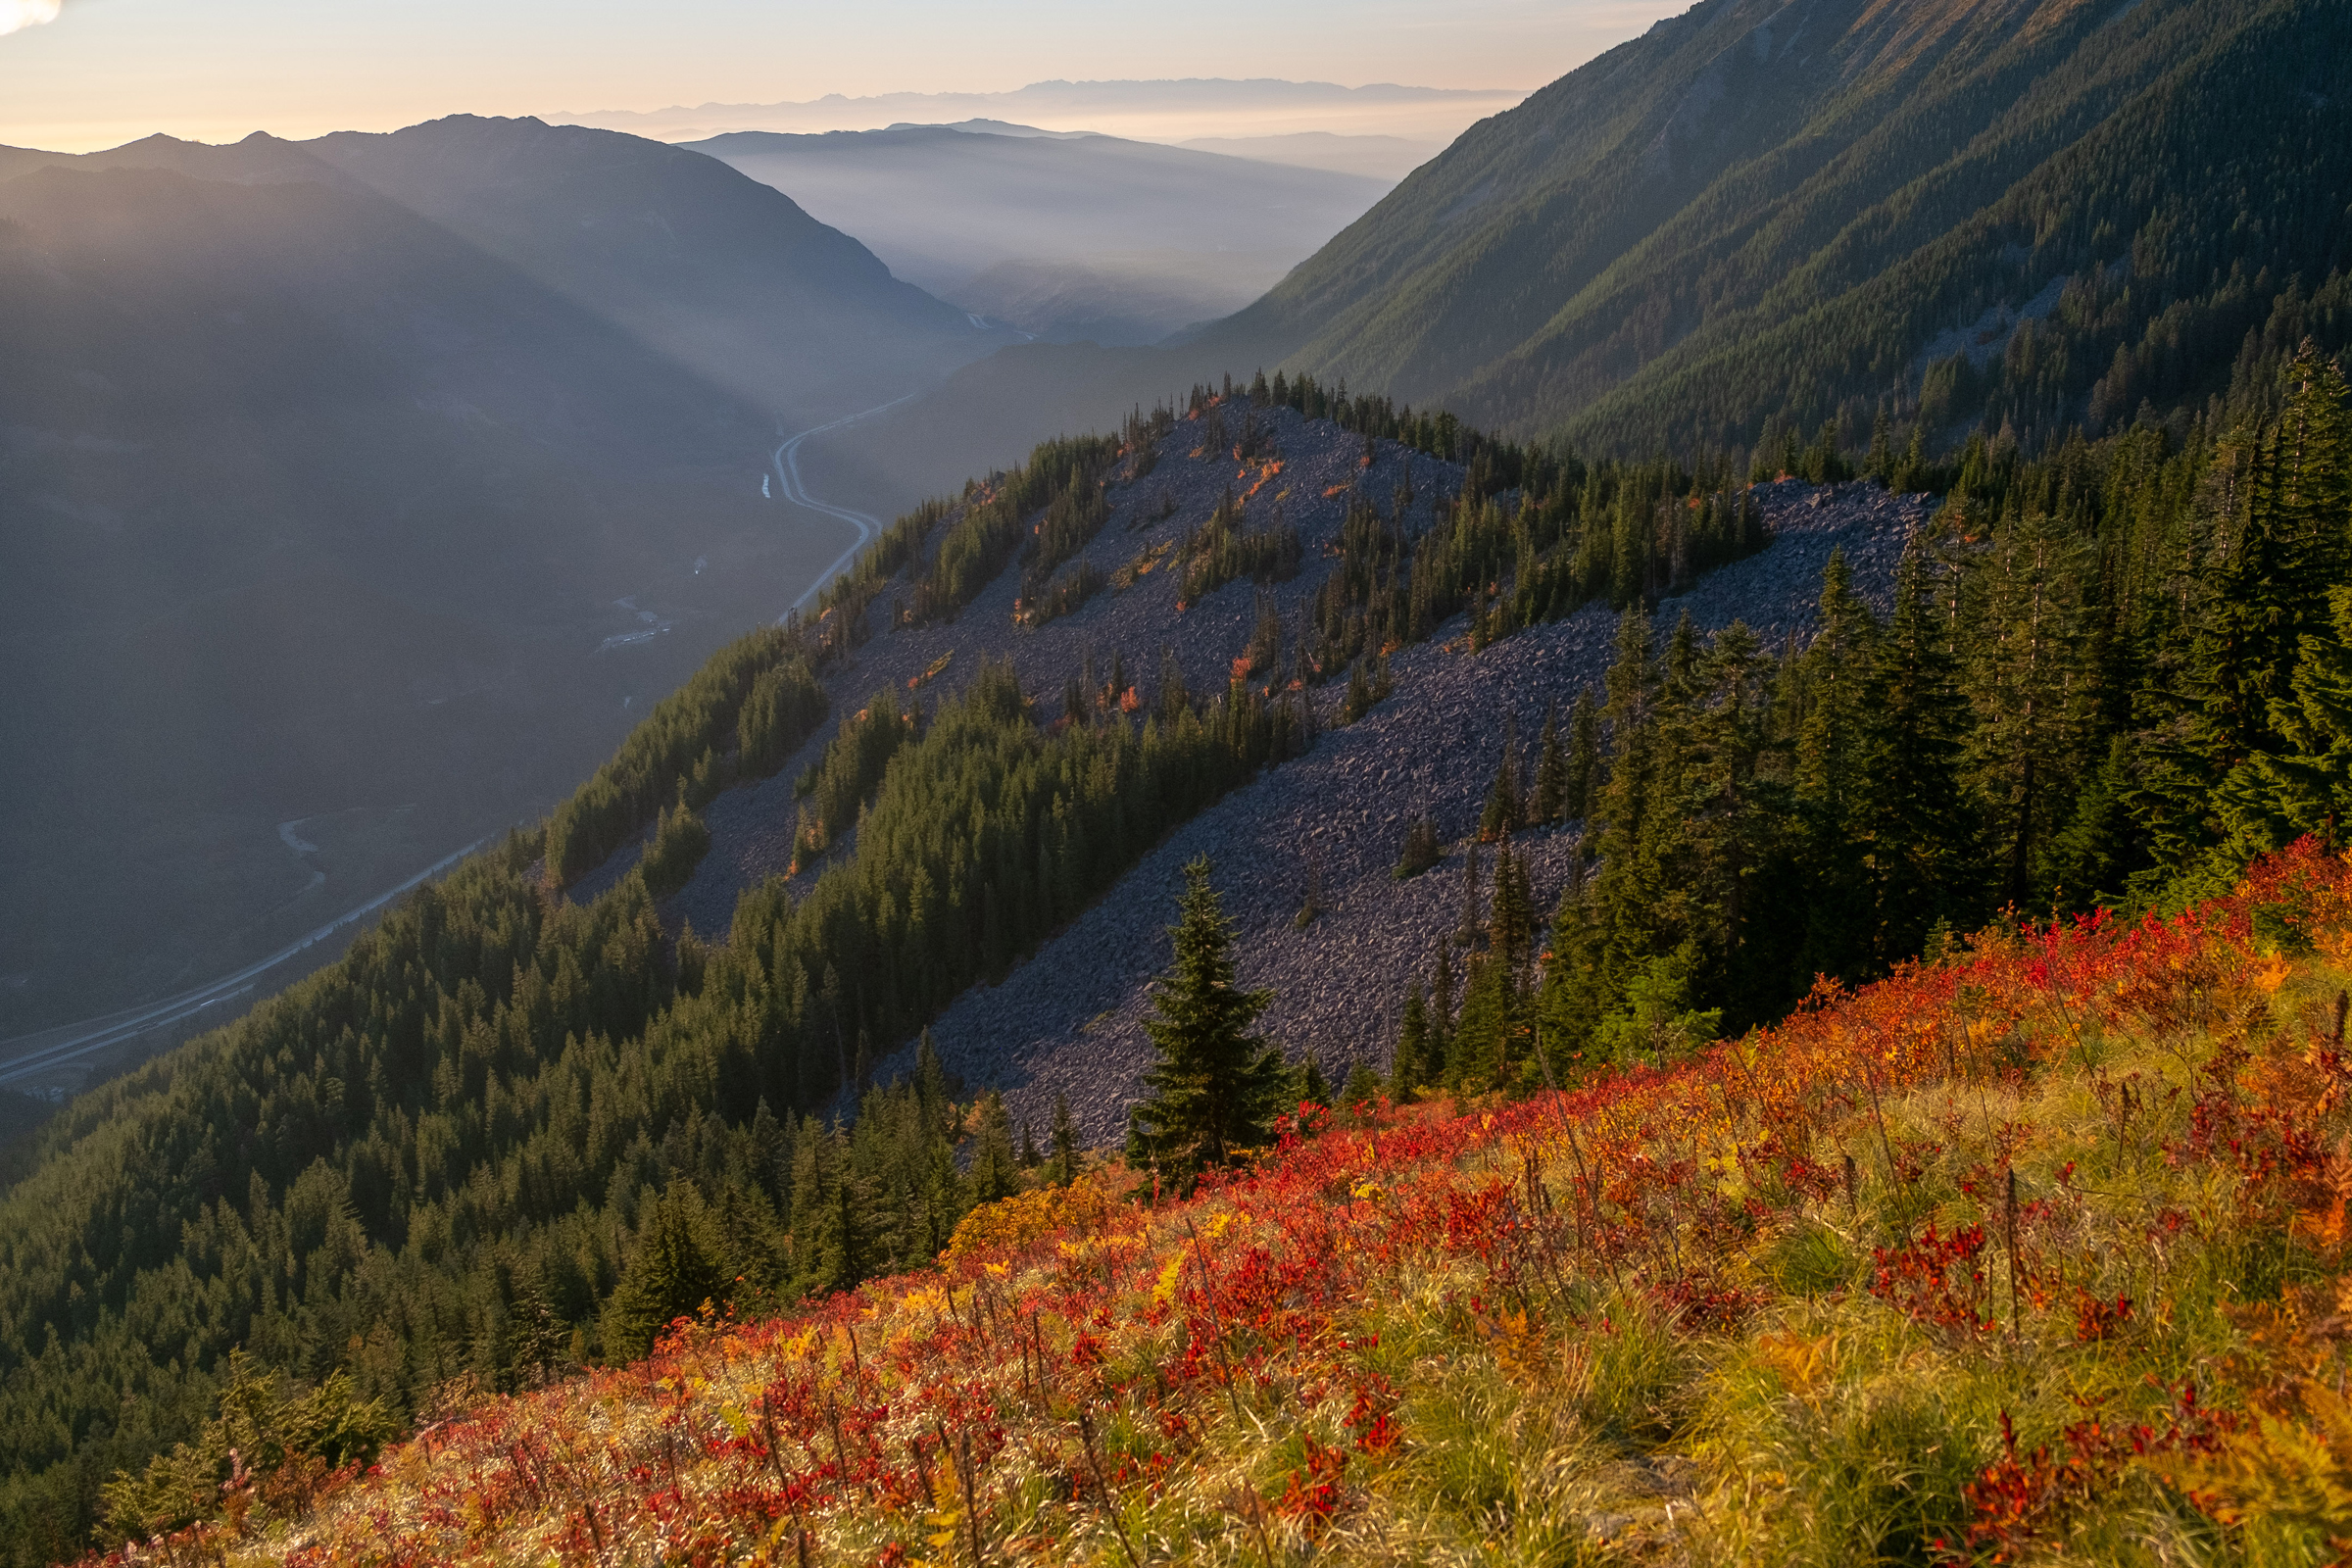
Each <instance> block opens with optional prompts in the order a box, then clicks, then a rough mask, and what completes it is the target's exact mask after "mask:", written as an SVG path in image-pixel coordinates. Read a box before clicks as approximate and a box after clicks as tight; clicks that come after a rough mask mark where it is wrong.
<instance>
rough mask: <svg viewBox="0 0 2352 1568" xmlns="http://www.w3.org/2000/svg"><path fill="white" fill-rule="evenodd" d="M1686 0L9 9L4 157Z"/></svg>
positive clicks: (1589, 48) (170, 1)
mask: <svg viewBox="0 0 2352 1568" xmlns="http://www.w3.org/2000/svg"><path fill="white" fill-rule="evenodd" d="M1688 5H1689V0H1548V3H1544V0H1283V3H1281V4H1276V5H1268V4H1265V3H1263V0H1189V3H1187V4H1184V5H1181V6H1176V7H1172V8H1171V7H1168V6H1148V5H1136V4H1132V3H1127V4H1107V3H1103V0H1085V3H1081V0H1001V3H997V4H975V3H972V0H832V3H827V4H813V3H803V0H63V5H62V7H61V5H60V4H59V0H0V143H5V144H8V145H13V146H20V147H46V148H52V149H56V150H59V151H73V152H79V151H86V150H88V149H91V148H95V147H107V146H113V145H116V144H117V143H120V142H123V141H127V140H130V139H131V138H133V137H136V136H142V135H145V134H147V133H149V132H151V131H157V130H162V131H169V132H171V133H172V134H173V135H177V136H184V137H188V138H191V139H194V140H200V141H228V140H233V139H235V138H236V137H239V136H242V135H244V134H245V133H246V132H247V131H251V130H269V131H272V132H275V133H277V134H279V135H285V136H307V135H317V134H319V133H320V132H323V131H328V130H338V129H359V130H388V129H392V128H394V127H396V126H399V125H404V124H409V123H414V122H416V121H419V120H426V119H430V118H432V117H434V116H436V115H444V114H451V113H456V112H460V111H469V112H473V113H479V114H511V115H520V114H542V115H546V114H554V113H556V112H558V111H562V110H572V111H578V112H586V111H590V110H598V109H658V108H662V107H665V106H667V105H671V104H698V103H704V102H711V101H717V102H735V103H761V102H773V101H776V100H780V99H809V98H816V97H820V96H822V95H823V94H825V93H829V92H839V93H846V94H850V95H853V96H857V95H863V94H870V93H880V92H894V91H921V92H940V91H975V92H978V91H999V90H1005V89H1010V88H1014V87H1018V86H1021V85H1023V84H1024V83H1027V82H1032V81H1038V80H1043V79H1047V78H1052V77H1067V78H1070V79H1087V78H1093V79H1104V78H1119V77H1166V76H1281V77H1288V78H1290V79H1293V80H1314V81H1337V82H1341V83H1345V84H1347V85H1350V86H1353V85H1356V84H1359V83H1362V82H1368V81H1393V82H1405V83H1410V84H1413V85H1417V86H1430V87H1519V88H1533V87H1538V86H1541V85H1543V84H1544V82H1546V81H1549V80H1551V79H1552V78H1553V77H1555V76H1558V75H1561V74H1563V73H1566V72H1568V71H1569V70H1571V69H1573V68H1574V67H1576V66H1577V65H1579V64H1581V63H1583V62H1584V61H1586V60H1588V59H1590V58H1592V57H1593V55H1595V54H1597V53H1599V52H1600V51H1601V50H1603V49H1606V48H1607V47H1609V46H1610V45H1611V44H1614V43H1617V42H1619V41H1621V40H1623V39H1625V38H1629V37H1632V36H1634V35H1635V34H1637V33H1639V32H1641V31H1642V29H1644V28H1645V27H1647V26H1648V25H1650V24H1651V23H1653V22H1655V21H1656V20H1657V19H1658V18H1660V17H1663V16H1670V15H1673V14H1675V13H1677V12H1680V11H1683V10H1685V9H1688Z"/></svg>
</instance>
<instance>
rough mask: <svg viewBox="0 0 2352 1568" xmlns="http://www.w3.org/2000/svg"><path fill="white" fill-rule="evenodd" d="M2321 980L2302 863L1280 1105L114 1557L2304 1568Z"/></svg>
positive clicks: (2350, 904)
mask: <svg viewBox="0 0 2352 1568" xmlns="http://www.w3.org/2000/svg"><path fill="white" fill-rule="evenodd" d="M2348 978H2352V857H2347V856H2345V855H2343V854H2340V853H2329V852H2327V851H2323V850H2322V849H2321V848H2319V847H2317V846H2316V845H2314V844H2313V843H2312V842H2311V841H2308V840H2306V841H2304V842H2303V843H2301V844H2299V845H2297V846H2296V847H2295V848H2294V849H2292V850H2290V851H2288V852H2286V853H2284V854H2282V855H2279V856H2277V857H2274V858H2271V859H2269V860H2266V861H2264V862H2262V863H2260V864H2258V865H2257V866H2256V867H2255V868H2254V869H2253V870H2252V871H2251V872H2250V873H2249V874H2248V875H2247V877H2246V878H2245V879H2244V880H2243V881H2242V882H2241V883H2240V884H2239V885H2238V886H2237V887H2236V888H2235V889H2234V890H2233V891H2232V892H2230V893H2229V894H2228V895H2227V896H2224V897H2221V898H2217V899H2214V900H2212V901H2210V902H2207V903H2205V904H2202V905H2200V906H2197V907H2193V908H2191V909H2189V910H2187V911H2186V912H2184V913H2181V914H2180V915H2178V916H2175V917H2172V918H2162V917H2158V916H2150V917H2148V918H2146V919H2145V920H2143V921H2141V922H2139V923H2137V924H2128V925H2120V924H2118V923H2115V922H2113V921H2111V920H2109V919H2107V918H2104V917H2093V918H2087V919H2082V920H2076V921H2067V922H2059V923H2054V924H2043V923H2035V922H2025V923H2022V924H2017V925H2005V926H2001V927H1996V928H1994V929H1991V930H1989V931H1987V932H1985V933H1984V934H1981V935H1980V936H1978V937H1976V938H1975V939H1973V940H1971V941H1969V942H1967V943H1965V944H1959V945H1957V946H1956V947H1955V948H1954V950H1953V951H1952V952H1950V953H1948V954H1946V955H1944V956H1940V957H1939V958H1937V959H1936V960H1935V961H1931V962H1929V963H1926V964H1923V965H1917V966H1912V967H1908V968H1905V969H1903V970H1902V971H1900V972H1898V973H1897V974H1896V975H1895V976H1893V977H1892V978H1890V979H1888V980H1886V981H1884V982H1881V983H1879V984H1876V985H1873V986H1870V987H1867V988H1865V989H1863V990H1860V991H1858V992H1852V993H1844V992H1838V991H1836V990H1833V989H1830V988H1827V987H1825V988H1824V989H1823V990H1822V991H1821V992H1820V993H1818V994H1817V995H1816V997H1815V998H1814V999H1813V1000H1812V1002H1811V1004H1810V1005H1808V1006H1806V1007H1805V1008H1804V1009H1802V1010H1800V1011H1799V1012H1798V1013H1797V1014H1795V1015H1793V1016H1792V1017H1790V1018H1789V1020H1788V1021H1787V1022H1785V1023H1784V1024H1783V1025H1781V1026H1780V1027H1778V1028H1776V1029H1772V1030H1760V1031H1757V1032H1754V1033H1752V1034H1750V1035H1749V1036H1747V1037H1746V1038H1744V1039H1742V1040H1740V1041H1737V1042H1732V1043H1727V1044H1723V1045H1719V1046H1716V1047H1712V1048H1709V1049H1707V1050H1706V1051H1704V1052H1702V1053H1699V1054H1693V1055H1691V1056H1689V1057H1688V1058H1687V1059H1684V1060H1681V1061H1679V1062H1674V1063H1670V1064H1664V1065H1656V1066H1650V1065H1643V1066H1636V1067H1634V1068H1631V1069H1629V1070H1615V1071H1609V1072H1605V1073H1601V1074H1598V1075H1595V1076H1593V1077H1592V1078H1590V1079H1589V1080H1587V1081H1585V1082H1582V1083H1579V1084H1576V1085H1574V1086H1570V1087H1564V1088H1563V1089H1561V1090H1560V1091H1558V1092H1552V1093H1545V1094H1543V1095H1539V1096H1536V1097H1534V1098H1532V1099H1528V1100H1524V1101H1521V1102H1518V1103H1470V1104H1459V1103H1450V1102H1440V1103H1421V1104H1413V1105H1406V1106H1391V1105H1388V1104H1385V1103H1381V1104H1366V1105H1363V1106H1360V1107H1357V1108H1355V1109H1354V1110H1352V1111H1349V1112H1347V1113H1343V1114H1342V1115H1341V1116H1339V1117H1338V1118H1337V1119H1334V1118H1333V1117H1332V1116H1331V1115H1329V1114H1328V1113H1325V1112H1321V1111H1308V1112H1305V1113H1303V1115H1304V1121H1303V1124H1301V1122H1300V1121H1299V1120H1298V1119H1293V1120H1290V1121H1287V1122H1286V1123H1285V1130H1284V1133H1283V1136H1282V1138H1281V1142H1280V1144H1279V1147H1276V1148H1273V1149H1270V1150H1267V1151H1265V1152H1262V1154H1261V1155H1260V1156H1259V1157H1258V1158H1257V1159H1256V1160H1255V1161H1254V1162H1253V1163H1251V1164H1250V1165H1249V1166H1248V1167H1247V1168H1245V1169H1242V1170H1240V1171H1238V1172H1236V1173H1234V1174H1232V1175H1231V1176H1230V1177H1229V1178H1227V1179H1222V1180H1218V1179H1211V1180H1208V1181H1205V1182H1203V1183H1202V1184H1201V1187H1200V1188H1199V1190H1197V1191H1196V1192H1194V1193H1193V1194H1192V1195H1191V1196H1190V1197H1189V1198H1185V1199H1182V1200H1179V1199H1178V1198H1177V1197H1176V1196H1175V1195H1174V1194H1173V1193H1169V1192H1161V1193H1159V1194H1158V1195H1157V1196H1156V1198H1155V1195H1154V1191H1153V1183H1152V1178H1151V1177H1150V1175H1149V1173H1144V1174H1142V1175H1139V1174H1138V1173H1135V1172H1130V1171H1125V1170H1123V1169H1120V1168H1116V1167H1110V1168H1102V1169H1098V1170H1096V1171H1094V1172H1092V1173H1090V1174H1088V1175H1086V1176H1084V1177H1081V1178H1080V1179H1079V1180H1078V1181H1077V1182H1076V1183H1074V1184H1071V1185H1068V1186H1062V1187H1055V1186H1040V1187H1037V1188H1035V1189H1033V1190H1031V1191H1028V1192H1025V1193H1023V1194H1021V1195H1018V1196H1016V1197H1014V1198H1011V1199H1008V1200H1005V1201H1002V1202H1000V1203H998V1204H995V1205H992V1206H990V1207H987V1208H983V1209H980V1210H976V1211H975V1212H974V1213H973V1214H972V1215H971V1216H969V1217H968V1218H967V1219H966V1220H965V1222H964V1223H963V1225H962V1226H961V1228H960V1229H959V1230H958V1232H957V1233H956V1237H955V1239H954V1242H953V1243H952V1245H951V1246H950V1247H949V1248H948V1249H947V1250H946V1251H945V1252H944V1253H943V1254H942V1256H941V1258H940V1260H939V1263H938V1265H937V1266H936V1268H933V1269H929V1270H923V1271H918V1272H916V1273H913V1274H907V1275H902V1276H898V1277H894V1278H889V1279H883V1280H876V1281H871V1282H868V1283H867V1284H865V1285H864V1286H862V1287H860V1288H859V1289H858V1290H856V1291H852V1292H847V1293H842V1294H839V1295H836V1296H833V1297H831V1298H829V1299H823V1300H821V1301H819V1302H816V1303H814V1304H812V1305H809V1306H808V1307H807V1308H805V1309H803V1310H800V1311H797V1312H794V1313H791V1314H788V1315H784V1316H779V1317H776V1318H773V1319H768V1320H763V1321H738V1320H734V1319H732V1318H729V1317H726V1316H722V1315H717V1314H711V1313H706V1314H705V1315H704V1316H702V1317H701V1318H700V1319H681V1320H679V1321H678V1322H677V1323H676V1324H675V1325H673V1328H672V1331H671V1332H670V1334H669V1335H668V1336H667V1337H666V1338H664V1339H663V1341H662V1343H661V1344H660V1345H659V1347H658V1348H657V1349H656V1351H655V1353H654V1354H653V1355H652V1356H651V1357H650V1358H648V1359H646V1360H644V1361H641V1362H638V1363H636V1364H634V1365H629V1366H620V1367H613V1368H608V1369H600V1370H593V1371H590V1372H588V1373H586V1374H585V1375H583V1376H580V1377H577V1378H575V1379H573V1380H571V1381H568V1382H564V1383H561V1384H559V1385H556V1386H553V1387H549V1388H547V1389H544V1390H542V1391H539V1392H536V1393H531V1394H525V1395H519V1396H515V1397H494V1398H482V1397H467V1396H466V1390H465V1389H464V1387H463V1386H462V1385H461V1386H458V1387H455V1388H452V1389H451V1390H449V1391H446V1394H447V1397H446V1399H445V1401H444V1408H443V1409H442V1411H441V1412H440V1418H439V1419H437V1420H434V1421H433V1422H432V1423H431V1424H429V1425H428V1426H426V1427H424V1428H423V1429H422V1430H420V1431H418V1432H417V1434H416V1435H415V1436H413V1437H411V1438H410V1439H408V1440H407V1441H405V1442H403V1443H399V1444H397V1445H394V1446H386V1447H384V1448H383V1449H382V1450H381V1453H380V1456H379V1457H378V1458H377V1459H376V1461H375V1462H374V1463H373V1464H371V1465H368V1466H366V1467H365V1468H364V1469H363V1468H362V1466H361V1464H360V1463H358V1462H357V1461H354V1462H352V1463H349V1464H347V1465H345V1466H344V1467H343V1468H341V1469H339V1470H336V1469H331V1468H330V1467H329V1466H328V1465H327V1463H326V1462H325V1461H324V1460H322V1459H320V1458H319V1457H317V1453H318V1452H319V1451H323V1447H324V1446H322V1445H320V1444H319V1443H318V1442H316V1431H315V1428H314V1429H305V1430H309V1431H311V1433H312V1437H311V1439H310V1440H306V1441H309V1445H310V1446H309V1448H308V1449H307V1450H306V1449H305V1447H304V1442H303V1441H297V1440H296V1439H295V1438H293V1437H290V1436H289V1434H291V1433H293V1432H294V1426H290V1425H286V1424H285V1423H284V1422H283V1420H282V1413H283V1412H284V1411H287V1410H297V1411H299V1410H305V1409H307V1410H310V1411H312V1412H313V1413H314V1415H315V1414H316V1412H317V1410H318V1408H319V1397H318V1396H317V1395H314V1396H312V1397H310V1398H309V1400H308V1401H307V1402H298V1403H289V1404H285V1405H282V1406H279V1407H278V1417H279V1418H281V1419H280V1426H279V1427H278V1428H277V1429H275V1430H274V1433H273V1432H272V1430H270V1429H269V1428H270V1419H271V1417H270V1415H269V1413H268V1412H266V1411H264V1418H263V1419H262V1420H261V1424H260V1426H258V1427H257V1426H256V1425H255V1423H254V1419H253V1417H252V1412H254V1411H263V1404H264V1402H266V1401H264V1402H253V1403H251V1404H250V1405H249V1409H248V1417H247V1420H246V1425H245V1427H244V1428H242V1429H239V1430H242V1431H243V1432H244V1433H245V1434H246V1441H247V1443H248V1444H249V1445H250V1446H249V1448H248V1450H246V1453H242V1454H240V1455H238V1456H234V1457H232V1458H230V1459H229V1462H228V1469H227V1472H226V1473H227V1481H226V1483H225V1484H224V1485H221V1489H220V1490H221V1495H222V1499H223V1500H222V1505H221V1509H220V1512H219V1517H217V1518H215V1519H213V1520H211V1521H209V1522H206V1523H202V1524H198V1525H195V1526H192V1527H187V1528H183V1529H180V1530H177V1531H176V1532H172V1533H159V1534H156V1535H153V1536H151V1537H149V1538H147V1539H146V1540H145V1541H143V1542H140V1543H137V1544H132V1545H129V1546H126V1547H124V1548H122V1550H123V1558H124V1559H127V1560H141V1561H165V1562H173V1563H198V1562H206V1563H232V1564H241V1563H259V1562H279V1561H283V1562H289V1563H298V1564H313V1565H324V1564H330V1563H335V1564H340V1563H395V1562H398V1563H425V1562H435V1563H446V1562H479V1563H521V1562H531V1563H547V1562H559V1563H583V1564H584V1563H606V1562H612V1563H619V1562H632V1563H638V1562H642V1563H653V1562H662V1563H697V1564H701V1563H722V1562H763V1563H764V1562H781V1563H793V1564H799V1563H882V1564H902V1563H905V1564H911V1563H916V1562H928V1563H939V1564H951V1563H967V1562H968V1563H1015V1562H1039V1563H1047V1562H1055V1563H1059V1562H1084V1563H1102V1564H1120V1565H1124V1568H1140V1565H1141V1564H1143V1563H1146V1562H1169V1561H1175V1562H1200V1563H1250V1564H1257V1563H1273V1562H1288V1561H1307V1560H1338V1561H1349V1562H1399V1563H1401V1562H1423V1563H1426V1562H1443V1563H1488V1562H1495V1563H1501V1562H1536V1561H1543V1562H1601V1561H1621V1560H1622V1561H1632V1562H1661V1563H1664V1562H1758V1563H1765V1562H1793V1561H1805V1562H1814V1563H1839V1562H1852V1563H1861V1562H1887V1561H1910V1562H2052V1563H2056V1562H2092V1561H2096V1562H2214V1563H2237V1562H2245V1563H2266V1564H2267V1563H2304V1562H2309V1563H2320V1562H2327V1561H2333V1560H2336V1559H2337V1558H2338V1557H2339V1555H2340V1554H2341V1553H2342V1552H2343V1551H2344V1549H2345V1548H2346V1546H2347V1545H2348V1544H2352V1404H2348V1403H2347V1402H2346V1400H2345V1398H2344V1397H2343V1395H2342V1394H2341V1393H2340V1387H2341V1375H2342V1367H2343V1354H2342V1346H2343V1341H2344V1340H2345V1338H2346V1337H2347V1336H2348V1335H2352V1319H2348V1318H2347V1316H2346V1307H2347V1304H2348V1303H2352V1259H2347V1257H2346V1256H2345V1247H2346V1230H2345V1204H2346V1200H2347V1198H2348V1197H2352V1104H2347V1101H2346V1094H2347V1090H2348V1089H2352V1059H2348V1058H2347V1057H2346V1055H2345V1053H2344V1049H2343V1026H2344V1010H2345V1004H2344V987H2345V983H2346V981H2347V979H2348ZM230 1402H231V1403H233V1402H234V1401H233V1400H232V1401H230ZM296 1425H299V1423H296ZM228 1430H229V1427H228V1426H226V1425H222V1424H217V1425H216V1429H215V1436H216V1437H218V1436H219V1435H220V1434H221V1433H223V1432H227V1431H228ZM248 1454H261V1455H265V1457H264V1458H263V1459H261V1460H255V1459H253V1458H250V1457H248V1456H247V1455H248ZM178 1458H179V1462H180V1464H181V1465H182V1466H183V1469H182V1471H181V1474H183V1475H191V1476H192V1475H194V1474H195V1473H196V1472H198V1471H200V1470H202V1460H203V1456H202V1455H200V1454H198V1453H197V1452H195V1451H194V1450H183V1452H182V1453H181V1454H180V1455H179V1456H178ZM272 1459H273V1460H274V1462H275V1465H276V1467H275V1468H274V1469H272V1468H268V1467H267V1466H268V1464H269V1463H270V1462H271V1460H272ZM171 1464H172V1461H170V1460H166V1461H159V1466H160V1467H162V1468H163V1469H169V1468H170V1466H171ZM203 1473H204V1474H205V1475H207V1476H209V1475H211V1474H212V1473H213V1472H210V1471H204V1472H203ZM160 1477H161V1470H159V1472H158V1474H157V1475H156V1476H151V1477H150V1480H151V1481H152V1480H156V1479H159V1478H160ZM136 1492H137V1489H136V1488H124V1489H118V1495H117V1497H116V1499H115V1500H116V1501H117V1502H118V1504H127V1503H129V1502H131V1501H133V1500H135V1498H134V1494H136Z"/></svg>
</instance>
